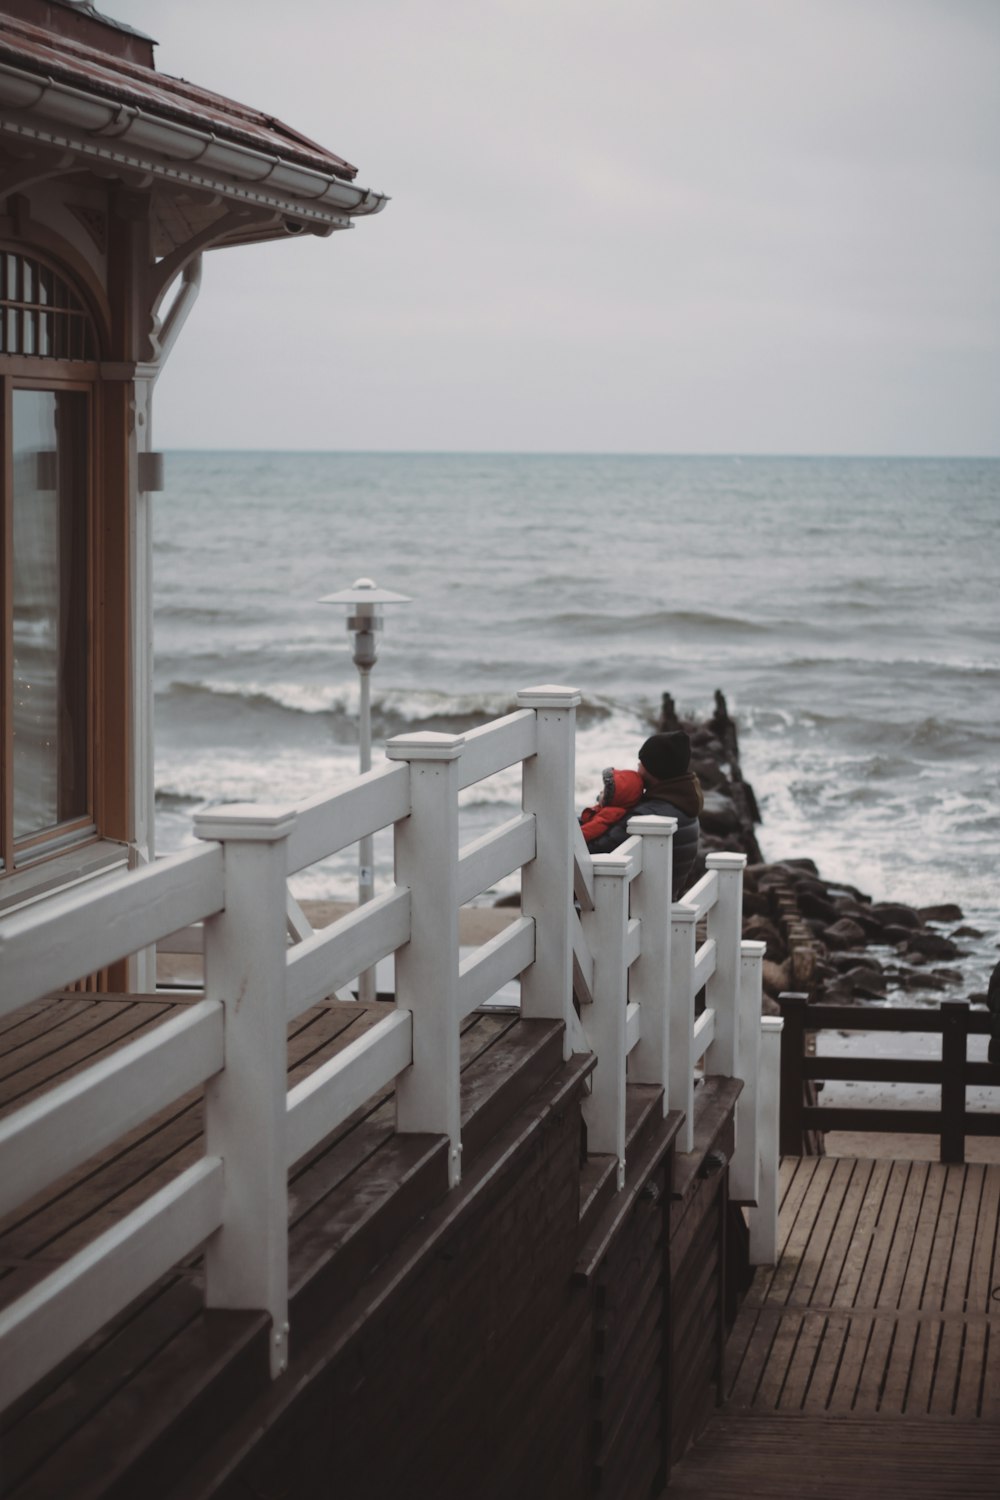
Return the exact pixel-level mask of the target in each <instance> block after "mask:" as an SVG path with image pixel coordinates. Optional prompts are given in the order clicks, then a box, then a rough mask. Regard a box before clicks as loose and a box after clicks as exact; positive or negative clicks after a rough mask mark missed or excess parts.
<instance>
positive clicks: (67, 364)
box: [0, 244, 102, 882]
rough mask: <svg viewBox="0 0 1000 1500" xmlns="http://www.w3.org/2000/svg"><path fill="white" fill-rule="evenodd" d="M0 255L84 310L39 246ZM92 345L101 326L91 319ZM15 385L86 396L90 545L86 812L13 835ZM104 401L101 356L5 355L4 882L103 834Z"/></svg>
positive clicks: (0, 656)
mask: <svg viewBox="0 0 1000 1500" xmlns="http://www.w3.org/2000/svg"><path fill="white" fill-rule="evenodd" d="M0 254H16V255H20V256H24V257H26V258H28V259H30V260H32V261H34V262H35V263H36V264H38V263H39V262H42V263H44V264H47V265H48V266H49V267H50V269H51V270H52V271H53V273H54V274H55V275H56V276H58V277H59V278H60V279H61V280H62V281H64V282H65V283H66V284H67V285H68V287H69V289H70V291H71V292H73V293H74V295H75V296H76V297H77V299H78V300H79V302H80V303H81V304H82V306H83V307H84V309H86V306H87V304H86V300H85V298H84V297H83V295H82V294H81V292H80V291H79V290H78V288H77V286H76V283H75V282H74V281H73V279H72V278H71V277H69V276H67V274H66V272H65V271H64V270H63V269H62V268H61V267H59V266H57V265H54V264H53V263H52V262H51V261H49V259H48V257H45V256H41V255H39V254H38V252H37V251H35V250H33V249H31V250H26V249H25V248H24V247H22V246H17V247H12V246H9V245H2V244H0ZM90 331H91V337H92V341H93V346H94V347H95V348H96V347H97V339H98V331H97V324H96V321H95V320H94V319H93V317H92V316H91V317H90ZM16 390H41V391H54V392H62V391H77V392H80V393H82V394H83V395H84V396H85V398H86V401H87V417H86V434H87V453H86V465H85V472H84V489H85V495H84V504H85V507H86V517H85V538H86V540H85V546H84V554H85V555H84V561H83V568H84V575H85V576H84V583H85V587H86V613H85V620H86V627H85V628H86V633H87V651H86V656H87V664H86V683H85V692H84V697H85V704H86V741H85V743H86V755H87V767H86V811H85V812H84V813H83V814H79V815H76V816H74V817H72V818H68V819H64V820H62V821H61V822H57V823H54V824H52V825H50V826H48V827H46V828H43V829H39V830H37V831H35V832H34V833H31V834H28V835H27V836H25V837H22V838H15V837H14V757H13V735H14V717H13V714H14V680H13V660H14V641H13V589H14V545H13V543H14V528H13V515H14V505H13V490H14V458H13V443H12V438H13V401H14V392H15V391H16ZM101 430H102V399H101V382H100V368H99V364H98V362H97V361H96V360H82V359H81V360H68V359H56V358H52V357H50V356H48V355H29V354H0V436H2V439H3V441H2V452H3V465H2V472H0V527H2V536H3V570H2V575H0V694H2V709H3V712H2V714H0V882H3V881H4V880H5V879H8V878H10V877H12V876H14V875H16V874H17V873H18V872H20V871H23V870H25V869H27V868H29V867H32V866H35V865H38V864H41V863H42V862H43V861H45V860H47V859H51V858H55V857H56V856H58V855H62V854H66V853H67V852H69V851H72V850H74V849H77V848H81V847H83V846H84V845H86V844H88V843H91V842H93V841H95V840H97V839H99V838H100V828H101V807H100V805H99V804H100V800H101V784H102V778H101V775H100V771H99V766H98V756H99V752H100V743H99V736H98V733H97V727H98V725H99V723H100V722H101V719H100V713H99V703H98V701H97V695H98V684H99V683H100V681H101V661H100V655H101V638H100V635H101V633H100V630H99V629H98V623H99V622H98V607H99V606H98V600H99V577H100V567H99V558H98V555H97V534H98V518H97V501H98V498H99V485H98V475H99V472H100V467H99V459H100V434H101Z"/></svg>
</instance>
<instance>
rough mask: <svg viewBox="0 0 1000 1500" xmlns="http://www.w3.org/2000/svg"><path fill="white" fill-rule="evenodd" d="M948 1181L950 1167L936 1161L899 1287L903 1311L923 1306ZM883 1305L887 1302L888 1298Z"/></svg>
mask: <svg viewBox="0 0 1000 1500" xmlns="http://www.w3.org/2000/svg"><path fill="white" fill-rule="evenodd" d="M947 1180H948V1170H947V1167H946V1166H945V1165H944V1163H942V1162H938V1161H932V1162H929V1163H928V1166H927V1182H926V1185H925V1188H924V1193H923V1197H922V1198H921V1201H920V1206H919V1209H918V1211H917V1215H916V1219H915V1221H914V1224H913V1231H912V1237H911V1240H910V1246H909V1255H908V1257H907V1261H906V1270H905V1271H904V1273H903V1276H902V1278H901V1281H900V1285H899V1294H898V1297H897V1302H896V1305H897V1307H899V1308H900V1309H901V1310H908V1309H913V1308H919V1307H922V1306H923V1300H924V1287H925V1285H926V1283H927V1273H928V1270H929V1268H930V1263H931V1256H932V1255H933V1252H934V1240H935V1236H936V1234H937V1225H938V1218H939V1216H940V1214H941V1204H942V1199H943V1197H944V1191H945V1184H946V1182H947ZM882 1300H883V1303H884V1299H882Z"/></svg>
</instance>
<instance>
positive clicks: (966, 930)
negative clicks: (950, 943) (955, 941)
mask: <svg viewBox="0 0 1000 1500" xmlns="http://www.w3.org/2000/svg"><path fill="white" fill-rule="evenodd" d="M985 936H986V934H985V932H980V931H979V928H978V927H966V926H965V925H964V924H963V925H962V926H961V927H956V928H955V931H954V932H953V933H952V937H953V938H983V937H985Z"/></svg>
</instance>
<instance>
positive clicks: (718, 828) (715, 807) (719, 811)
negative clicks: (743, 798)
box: [701, 791, 740, 834]
mask: <svg viewBox="0 0 1000 1500" xmlns="http://www.w3.org/2000/svg"><path fill="white" fill-rule="evenodd" d="M701 826H702V828H703V829H704V831H705V832H706V833H723V834H725V833H738V832H739V827H740V815H739V813H738V812H737V810H736V804H735V802H734V801H733V799H732V798H731V797H727V796H726V794H725V793H724V792H717V791H716V792H706V793H705V806H704V808H703V809H702V812H701Z"/></svg>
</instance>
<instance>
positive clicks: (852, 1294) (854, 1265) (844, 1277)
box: [837, 1162, 910, 1307]
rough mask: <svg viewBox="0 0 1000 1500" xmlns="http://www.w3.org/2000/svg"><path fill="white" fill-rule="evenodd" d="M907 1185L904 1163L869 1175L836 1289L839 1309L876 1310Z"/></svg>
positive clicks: (906, 1170) (896, 1163) (907, 1177)
mask: <svg viewBox="0 0 1000 1500" xmlns="http://www.w3.org/2000/svg"><path fill="white" fill-rule="evenodd" d="M880 1165H881V1164H880ZM909 1181H910V1171H909V1165H908V1164H907V1163H905V1162H904V1163H902V1164H900V1163H899V1162H891V1163H886V1164H885V1170H884V1171H879V1172H878V1173H874V1174H873V1175H872V1178H871V1181H870V1182H869V1189H868V1195H867V1198H866V1201H865V1209H864V1212H863V1213H862V1214H861V1216H860V1217H859V1219H858V1224H857V1230H856V1233H855V1235H854V1238H853V1240H852V1242H851V1245H850V1248H849V1249H848V1252H847V1255H846V1256H845V1257H844V1265H843V1268H842V1270H841V1274H840V1281H839V1283H838V1286H837V1305H838V1306H839V1307H858V1306H862V1307H875V1306H877V1304H878V1299H879V1296H880V1293H881V1288H882V1284H883V1281H884V1278H885V1274H886V1270H887V1267H888V1265H889V1262H890V1260H891V1257H892V1251H893V1246H894V1244H895V1237H896V1231H897V1226H898V1223H899V1216H900V1213H901V1212H902V1205H903V1202H904V1198H905V1195H906V1191H907V1187H908V1184H909Z"/></svg>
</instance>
